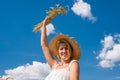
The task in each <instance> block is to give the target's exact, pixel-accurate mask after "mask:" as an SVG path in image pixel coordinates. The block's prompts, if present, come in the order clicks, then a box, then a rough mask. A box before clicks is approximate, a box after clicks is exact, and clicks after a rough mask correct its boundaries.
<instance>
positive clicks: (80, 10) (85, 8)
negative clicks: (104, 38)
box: [71, 0, 96, 22]
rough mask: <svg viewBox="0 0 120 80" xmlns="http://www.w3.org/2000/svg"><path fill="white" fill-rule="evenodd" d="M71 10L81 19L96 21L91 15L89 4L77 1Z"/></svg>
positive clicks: (80, 0)
mask: <svg viewBox="0 0 120 80" xmlns="http://www.w3.org/2000/svg"><path fill="white" fill-rule="evenodd" d="M71 9H72V11H73V12H74V13H75V14H76V15H79V16H81V17H82V18H88V19H89V20H91V21H92V22H94V21H96V18H95V17H94V16H93V14H92V13H91V6H90V4H88V3H86V2H84V1H83V0H77V1H76V2H75V3H74V5H73V7H72V8H71Z"/></svg>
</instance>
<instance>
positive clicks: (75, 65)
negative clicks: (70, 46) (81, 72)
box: [70, 61, 79, 70]
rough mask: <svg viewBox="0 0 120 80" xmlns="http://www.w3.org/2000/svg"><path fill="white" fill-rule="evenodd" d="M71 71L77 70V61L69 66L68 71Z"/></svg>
mask: <svg viewBox="0 0 120 80" xmlns="http://www.w3.org/2000/svg"><path fill="white" fill-rule="evenodd" d="M72 69H79V63H78V61H74V62H73V63H72V64H71V66H70V70H72Z"/></svg>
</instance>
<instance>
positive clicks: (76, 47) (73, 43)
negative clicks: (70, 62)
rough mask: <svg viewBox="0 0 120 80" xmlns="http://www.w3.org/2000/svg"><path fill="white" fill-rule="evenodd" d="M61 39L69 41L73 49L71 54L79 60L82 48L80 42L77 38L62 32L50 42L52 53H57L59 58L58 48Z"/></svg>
mask: <svg viewBox="0 0 120 80" xmlns="http://www.w3.org/2000/svg"><path fill="white" fill-rule="evenodd" d="M59 40H65V41H67V42H68V43H69V44H70V45H71V47H72V49H73V53H72V55H71V57H72V59H74V60H79V58H80V48H79V45H78V43H77V42H76V41H75V40H73V39H72V38H70V37H68V36H66V35H64V34H62V33H61V34H59V35H57V36H56V37H54V38H53V39H52V40H51V42H50V45H49V47H50V50H51V52H52V54H53V55H55V56H56V57H57V58H58V59H59V55H58V50H57V41H59Z"/></svg>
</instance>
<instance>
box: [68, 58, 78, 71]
mask: <svg viewBox="0 0 120 80" xmlns="http://www.w3.org/2000/svg"><path fill="white" fill-rule="evenodd" d="M73 62H78V61H77V60H72V61H71V62H70V64H69V69H70V67H71V66H72V64H73Z"/></svg>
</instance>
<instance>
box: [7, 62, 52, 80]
mask: <svg viewBox="0 0 120 80" xmlns="http://www.w3.org/2000/svg"><path fill="white" fill-rule="evenodd" d="M49 72H50V67H49V66H48V64H47V63H41V62H36V61H33V63H32V64H31V65H30V64H26V65H24V66H18V67H17V68H14V69H9V70H6V71H5V74H6V75H7V76H11V77H12V78H13V79H14V80H44V78H45V77H46V76H47V75H48V74H49Z"/></svg>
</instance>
